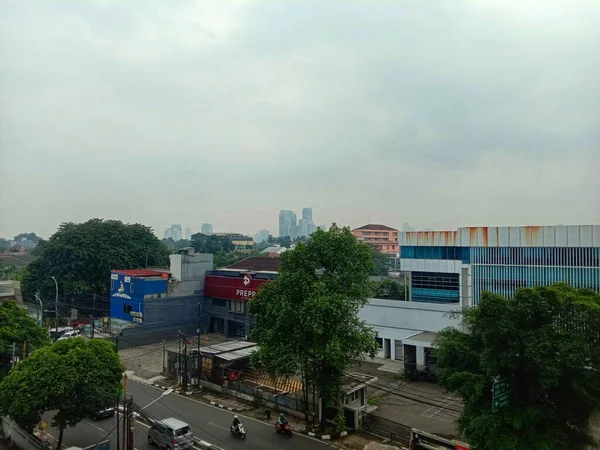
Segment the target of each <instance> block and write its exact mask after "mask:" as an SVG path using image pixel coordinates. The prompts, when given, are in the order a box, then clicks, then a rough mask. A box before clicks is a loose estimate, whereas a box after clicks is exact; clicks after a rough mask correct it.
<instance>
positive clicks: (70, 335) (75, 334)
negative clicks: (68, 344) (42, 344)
mask: <svg viewBox="0 0 600 450" xmlns="http://www.w3.org/2000/svg"><path fill="white" fill-rule="evenodd" d="M78 337H81V331H79V330H73V331H67V332H66V333H64V334H63V335H62V336H61V337H59V338H58V339H57V340H59V341H64V340H65V339H74V338H78Z"/></svg>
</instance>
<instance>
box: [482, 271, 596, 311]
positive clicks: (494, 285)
mask: <svg viewBox="0 0 600 450" xmlns="http://www.w3.org/2000/svg"><path fill="white" fill-rule="evenodd" d="M561 282H564V283H568V284H570V285H571V286H573V287H575V288H589V289H593V290H595V291H596V292H598V293H600V270H598V269H596V268H569V267H543V266H536V267H531V266H491V265H490V266H488V265H473V266H472V286H473V287H472V289H473V292H472V294H473V304H474V305H477V304H478V302H479V299H480V298H481V293H482V292H483V291H490V292H494V293H496V294H500V295H502V296H504V297H512V296H513V295H514V293H515V291H516V290H517V289H519V288H522V287H527V286H550V285H552V284H555V283H561Z"/></svg>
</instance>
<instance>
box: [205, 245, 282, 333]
mask: <svg viewBox="0 0 600 450" xmlns="http://www.w3.org/2000/svg"><path fill="white" fill-rule="evenodd" d="M279 262H280V260H279V259H278V258H270V257H268V256H265V257H253V258H246V259H244V260H242V261H238V262H237V263H235V264H232V265H231V266H228V267H227V268H224V269H215V270H211V271H209V272H206V278H205V284H204V297H205V299H206V301H205V311H204V313H203V314H202V316H203V317H201V318H200V320H201V323H202V324H203V326H204V327H205V331H208V332H210V333H221V334H224V335H225V336H227V337H231V338H238V339H239V338H245V337H248V336H249V335H250V330H251V328H252V318H251V316H250V315H249V313H248V301H249V300H251V299H252V298H253V297H254V296H255V295H256V293H257V292H258V290H259V289H260V287H261V286H262V285H263V284H265V283H267V282H269V281H272V280H274V279H276V278H277V268H278V266H279Z"/></svg>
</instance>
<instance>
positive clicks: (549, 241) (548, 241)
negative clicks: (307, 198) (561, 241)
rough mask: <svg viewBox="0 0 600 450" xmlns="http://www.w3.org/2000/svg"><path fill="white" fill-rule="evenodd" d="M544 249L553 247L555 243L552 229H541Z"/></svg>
mask: <svg viewBox="0 0 600 450" xmlns="http://www.w3.org/2000/svg"><path fill="white" fill-rule="evenodd" d="M542 235H543V240H544V247H555V245H554V243H555V242H556V239H555V236H554V235H555V233H554V227H543V231H542Z"/></svg>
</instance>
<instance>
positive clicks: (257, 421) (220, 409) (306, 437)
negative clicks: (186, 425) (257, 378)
mask: <svg viewBox="0 0 600 450" xmlns="http://www.w3.org/2000/svg"><path fill="white" fill-rule="evenodd" d="M129 381H130V382H132V383H136V384H140V385H142V386H148V387H151V388H154V389H156V390H157V391H161V392H163V390H162V389H161V388H157V387H156V386H153V385H152V384H146V383H141V382H139V381H135V380H129ZM176 395H177V397H178V398H183V399H185V400H189V401H191V402H194V403H199V404H200V405H203V406H208V407H209V408H213V409H218V410H219V411H225V410H224V409H222V408H219V407H218V406H213V405H210V404H208V403H204V402H201V401H200V400H196V399H193V398H189V397H184V396H183V395H179V394H176ZM236 414H237V415H238V416H239V417H243V418H244V419H247V420H251V421H252V422H256V423H260V424H262V425H264V426H267V427H272V426H273V425H272V424H269V423H267V422H263V421H262V420H258V419H255V418H254V417H249V416H245V415H243V414H241V413H239V412H238V413H236ZM273 423H275V422H274V421H273ZM148 428H149V427H148ZM294 434H295V435H296V436H300V437H303V438H305V439H310V440H311V441H315V442H318V443H319V444H323V445H326V446H329V444H328V443H327V442H324V441H322V440H321V439H316V438H314V437H312V436H307V435H306V434H302V433H300V432H296V433H294ZM213 447H214V445H213Z"/></svg>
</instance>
